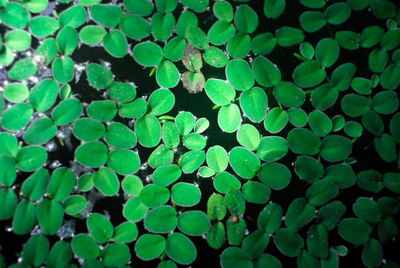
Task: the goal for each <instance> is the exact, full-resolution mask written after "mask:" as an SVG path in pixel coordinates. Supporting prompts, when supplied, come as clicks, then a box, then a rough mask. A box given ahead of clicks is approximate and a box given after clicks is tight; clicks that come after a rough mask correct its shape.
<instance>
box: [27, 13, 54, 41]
mask: <svg viewBox="0 0 400 268" xmlns="http://www.w3.org/2000/svg"><path fill="white" fill-rule="evenodd" d="M21 28H23V27H21ZM59 28H60V24H59V22H58V21H57V20H56V19H53V18H51V17H47V16H36V17H34V18H33V19H32V20H31V21H30V22H29V30H30V32H31V33H32V35H33V36H35V37H37V38H43V37H47V36H49V35H52V34H53V33H55V32H56V31H57V30H58V29H59Z"/></svg>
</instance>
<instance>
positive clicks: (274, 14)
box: [263, 0, 286, 19]
mask: <svg viewBox="0 0 400 268" xmlns="http://www.w3.org/2000/svg"><path fill="white" fill-rule="evenodd" d="M285 7H286V2H285V0H265V1H264V8H263V9H264V15H265V16H266V17H267V18H269V19H277V18H279V16H280V15H281V14H282V13H283V11H284V10H285Z"/></svg>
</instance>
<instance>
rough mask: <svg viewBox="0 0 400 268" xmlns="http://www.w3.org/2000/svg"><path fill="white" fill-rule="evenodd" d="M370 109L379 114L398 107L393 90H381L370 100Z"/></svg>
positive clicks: (393, 110) (392, 111) (388, 112)
mask: <svg viewBox="0 0 400 268" xmlns="http://www.w3.org/2000/svg"><path fill="white" fill-rule="evenodd" d="M371 107H372V109H373V110H374V111H375V112H377V113H380V114H385V115H388V114H392V113H394V112H395V111H396V110H397V108H398V107H399V99H398V98H397V95H396V93H395V92H393V91H388V90H387V91H381V92H379V93H378V94H376V95H375V96H374V97H373V98H372V100H371Z"/></svg>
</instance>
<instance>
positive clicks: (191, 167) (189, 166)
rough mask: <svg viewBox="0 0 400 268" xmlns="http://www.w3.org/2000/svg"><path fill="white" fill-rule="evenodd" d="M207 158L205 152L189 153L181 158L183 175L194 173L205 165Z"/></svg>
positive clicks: (179, 162) (180, 163)
mask: <svg viewBox="0 0 400 268" xmlns="http://www.w3.org/2000/svg"><path fill="white" fill-rule="evenodd" d="M205 158H206V154H205V153H204V151H200V150H196V151H189V152H187V153H185V154H183V155H182V156H181V157H180V158H179V161H178V164H179V166H180V167H181V168H182V171H183V173H186V174H187V173H193V172H195V171H196V170H197V169H198V168H199V167H200V166H201V165H202V164H203V162H204V160H205Z"/></svg>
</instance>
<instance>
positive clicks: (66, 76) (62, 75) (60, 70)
mask: <svg viewBox="0 0 400 268" xmlns="http://www.w3.org/2000/svg"><path fill="white" fill-rule="evenodd" d="M51 71H52V74H53V78H54V79H55V80H56V81H57V82H59V83H68V82H70V81H71V80H72V79H73V78H74V75H75V69H74V62H73V61H72V59H71V58H70V57H68V56H65V57H62V58H61V57H57V58H56V59H55V60H54V61H53V63H52V65H51Z"/></svg>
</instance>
